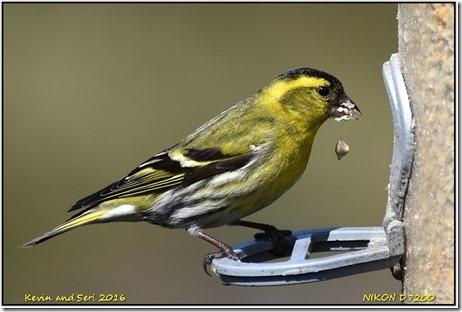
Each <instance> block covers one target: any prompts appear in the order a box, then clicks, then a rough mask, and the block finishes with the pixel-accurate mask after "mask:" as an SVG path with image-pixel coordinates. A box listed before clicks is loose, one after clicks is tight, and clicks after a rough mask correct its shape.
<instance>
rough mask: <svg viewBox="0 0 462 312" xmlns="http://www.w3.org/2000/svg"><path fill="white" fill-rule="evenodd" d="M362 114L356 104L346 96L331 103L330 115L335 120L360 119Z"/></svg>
mask: <svg viewBox="0 0 462 312" xmlns="http://www.w3.org/2000/svg"><path fill="white" fill-rule="evenodd" d="M362 116H363V115H362V114H361V111H360V110H359V108H358V106H356V104H355V103H354V102H353V101H352V100H351V99H350V98H349V97H347V96H345V97H344V98H342V99H341V100H340V101H339V102H338V103H336V104H334V105H332V110H331V113H330V117H331V118H334V119H335V120H337V121H341V120H352V119H361V117H362Z"/></svg>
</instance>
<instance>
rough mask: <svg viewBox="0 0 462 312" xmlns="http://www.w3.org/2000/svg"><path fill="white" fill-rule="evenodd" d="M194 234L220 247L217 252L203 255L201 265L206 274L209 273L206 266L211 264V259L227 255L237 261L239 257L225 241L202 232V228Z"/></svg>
mask: <svg viewBox="0 0 462 312" xmlns="http://www.w3.org/2000/svg"><path fill="white" fill-rule="evenodd" d="M195 235H196V236H197V237H199V238H201V239H203V240H205V241H206V242H208V243H210V244H212V245H214V246H215V247H217V248H218V249H220V251H219V252H212V253H209V254H207V255H205V257H204V261H203V262H202V267H203V268H204V271H205V273H207V274H208V275H210V273H209V272H208V271H207V266H208V265H210V264H212V261H213V259H218V258H223V257H228V258H230V259H231V260H235V261H239V257H238V256H237V254H236V253H235V252H234V251H233V249H232V248H231V247H230V246H228V245H226V244H225V243H222V242H220V241H219V240H217V239H215V238H213V237H212V236H210V235H207V234H205V233H204V232H202V230H199V231H198V232H197V233H196V234H195Z"/></svg>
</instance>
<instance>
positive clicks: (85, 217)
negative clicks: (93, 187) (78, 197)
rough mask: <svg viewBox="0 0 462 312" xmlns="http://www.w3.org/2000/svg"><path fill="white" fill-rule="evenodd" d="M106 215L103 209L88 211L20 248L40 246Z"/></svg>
mask: <svg viewBox="0 0 462 312" xmlns="http://www.w3.org/2000/svg"><path fill="white" fill-rule="evenodd" d="M106 213H107V210H105V209H98V210H89V211H88V212H86V213H84V214H81V215H78V216H75V218H71V219H69V220H68V221H66V222H65V223H63V224H61V225H60V226H57V227H55V228H54V229H52V230H51V231H49V232H47V233H45V234H43V235H41V236H39V237H36V238H34V239H33V240H31V241H30V242H28V243H25V244H24V245H22V246H21V247H22V248H29V247H33V246H35V245H37V244H40V243H41V242H44V241H46V240H47V239H50V238H52V237H54V236H56V235H59V234H62V233H64V232H67V231H70V230H73V229H75V228H77V227H79V226H82V225H86V224H91V223H96V222H98V221H100V220H101V218H102V217H103V216H104V215H105V214H106Z"/></svg>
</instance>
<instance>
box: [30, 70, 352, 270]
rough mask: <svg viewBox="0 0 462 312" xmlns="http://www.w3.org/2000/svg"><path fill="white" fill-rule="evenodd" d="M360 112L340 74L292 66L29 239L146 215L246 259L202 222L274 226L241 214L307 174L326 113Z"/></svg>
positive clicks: (144, 218)
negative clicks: (346, 91) (67, 215)
mask: <svg viewBox="0 0 462 312" xmlns="http://www.w3.org/2000/svg"><path fill="white" fill-rule="evenodd" d="M360 116H361V113H360V111H359V109H358V107H357V106H356V105H355V104H354V103H353V101H352V100H351V99H350V98H349V97H348V96H347V95H346V93H345V92H344V90H343V86H342V84H341V82H340V81H339V80H338V79H337V78H335V77H333V76H332V75H330V74H327V73H325V72H323V71H320V70H317V69H312V68H306V67H302V68H296V69H291V70H289V71H287V72H285V73H283V74H281V75H279V76H278V77H277V78H276V79H275V80H273V81H272V82H271V83H270V84H269V85H268V86H266V87H264V88H262V89H260V90H259V91H258V92H257V93H256V94H254V95H252V96H251V97H249V98H247V99H245V100H243V101H241V102H239V103H237V104H236V105H234V106H232V107H231V108H229V109H227V110H226V111H224V112H222V113H221V114H219V115H218V116H216V117H215V118H213V119H212V120H210V121H209V122H207V123H205V124H204V125H203V126H201V127H199V128H198V129H197V130H196V131H194V132H193V133H192V134H190V135H189V136H187V137H186V138H184V139H183V140H182V141H180V142H179V143H178V144H176V145H174V146H173V147H171V148H168V149H166V150H164V151H162V152H160V153H158V154H156V155H154V156H153V157H152V158H150V159H148V160H147V161H145V162H143V163H142V164H141V165H139V166H138V167H137V168H135V169H134V170H133V171H131V172H130V173H129V174H128V175H127V176H125V177H123V178H121V179H120V180H118V181H116V182H114V183H112V184H110V185H109V186H107V187H105V188H103V189H102V190H100V191H98V192H96V193H94V194H91V195H89V196H87V197H85V198H83V199H81V200H79V201H78V202H77V203H75V204H74V205H73V206H72V207H71V208H70V210H69V211H70V212H71V211H78V212H77V213H76V214H74V215H73V216H72V217H71V218H70V219H68V220H67V221H66V222H65V223H63V224H62V225H60V226H58V227H56V228H54V229H52V230H51V231H49V232H47V233H45V234H43V235H42V236H39V237H37V238H35V239H33V240H32V241H30V242H28V243H26V244H24V245H23V246H22V247H32V246H35V245H37V244H39V243H41V242H43V241H45V240H47V239H49V238H51V237H54V236H56V235H59V234H61V233H64V232H67V231H69V230H72V229H75V228H77V227H80V226H82V225H87V224H93V223H103V222H111V221H147V222H149V223H152V224H156V225H160V226H163V227H167V228H184V229H186V230H187V231H188V232H189V234H191V235H192V236H194V237H199V238H201V239H203V240H205V241H207V242H209V243H211V244H213V245H214V246H216V247H217V248H218V249H219V252H217V253H213V254H210V255H208V256H206V259H205V261H206V262H207V263H208V264H209V263H210V262H211V260H212V259H213V258H216V257H229V258H231V259H234V260H238V257H237V255H236V253H235V252H234V251H233V250H232V248H231V247H230V246H228V245H226V244H224V243H222V242H220V241H219V240H217V239H215V238H213V237H211V236H209V235H207V234H206V233H205V232H204V231H203V229H206V228H211V227H218V226H222V225H242V226H248V227H253V228H257V229H263V230H265V231H267V232H272V231H271V230H272V229H275V228H274V227H271V226H269V225H264V224H259V223H253V222H248V221H243V220H241V219H242V218H244V217H246V216H248V215H250V214H252V213H254V212H256V211H258V210H260V209H262V208H264V207H266V206H268V205H269V204H271V203H272V202H274V201H275V200H276V199H277V198H279V197H280V196H281V195H282V194H283V193H284V192H285V191H287V189H289V188H290V187H291V186H292V185H293V184H294V183H295V182H296V181H297V180H298V179H299V178H300V176H301V175H302V173H303V172H304V170H305V167H306V165H307V162H308V159H309V156H310V152H311V147H312V145H313V140H314V137H315V135H316V132H317V131H318V129H319V127H320V126H321V125H322V124H323V123H324V121H326V120H327V119H328V118H334V119H336V120H350V119H358V118H359V117H360ZM273 232H274V231H273ZM276 236H277V235H276ZM272 237H274V235H272Z"/></svg>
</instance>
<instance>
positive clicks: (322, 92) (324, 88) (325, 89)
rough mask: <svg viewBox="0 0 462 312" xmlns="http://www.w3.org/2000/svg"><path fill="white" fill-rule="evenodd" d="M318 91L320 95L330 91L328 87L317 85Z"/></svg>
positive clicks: (325, 94) (326, 94)
mask: <svg viewBox="0 0 462 312" xmlns="http://www.w3.org/2000/svg"><path fill="white" fill-rule="evenodd" d="M318 93H319V95H320V96H328V95H329V93H330V88H329V87H325V86H322V87H319V88H318Z"/></svg>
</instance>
